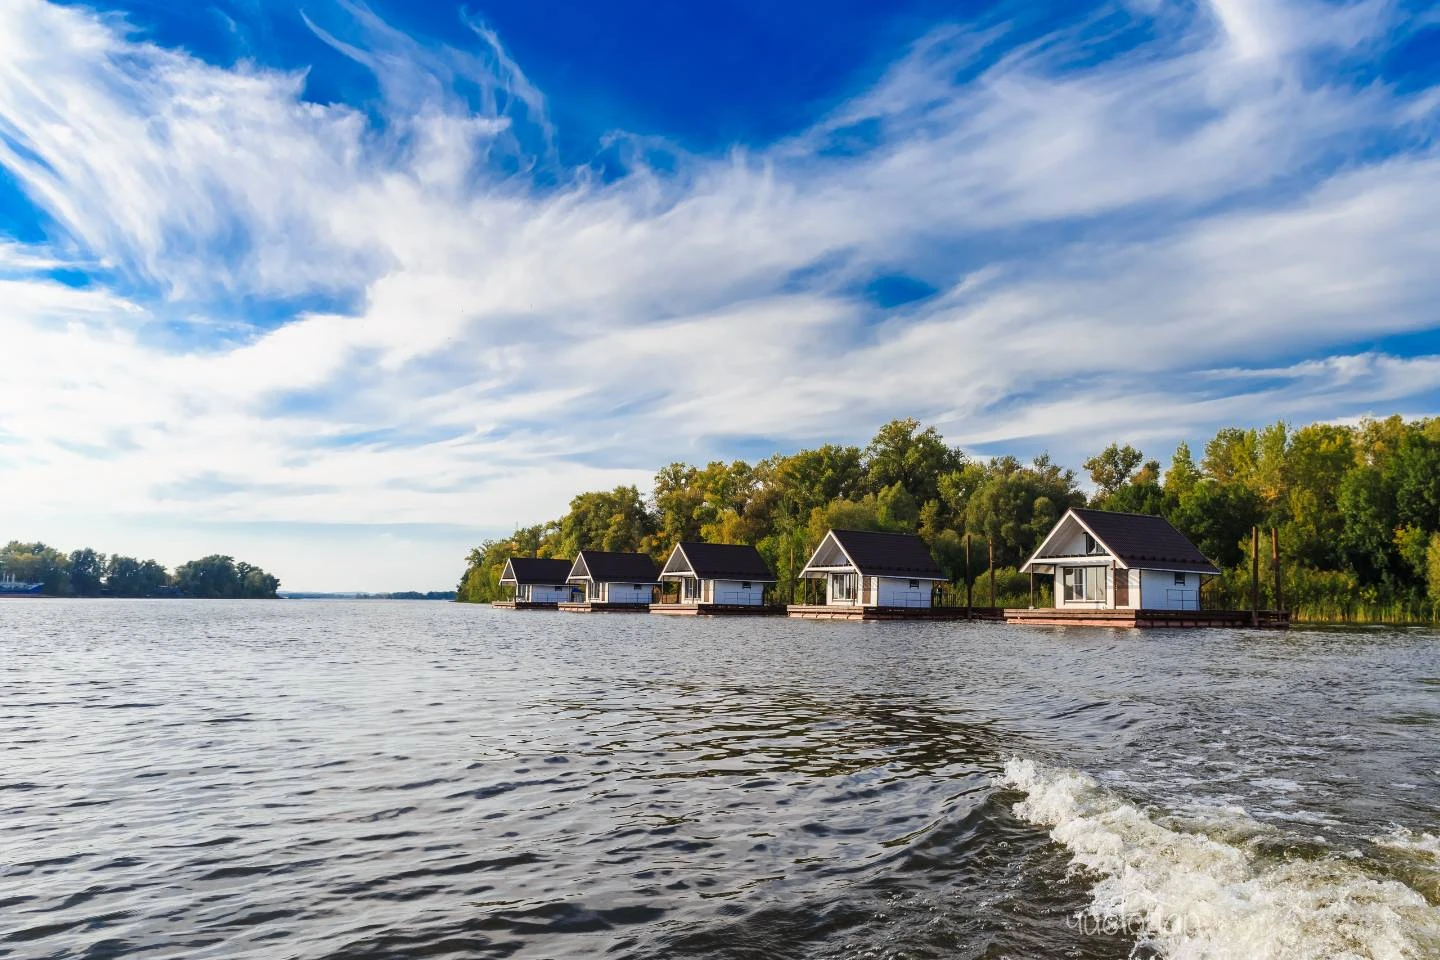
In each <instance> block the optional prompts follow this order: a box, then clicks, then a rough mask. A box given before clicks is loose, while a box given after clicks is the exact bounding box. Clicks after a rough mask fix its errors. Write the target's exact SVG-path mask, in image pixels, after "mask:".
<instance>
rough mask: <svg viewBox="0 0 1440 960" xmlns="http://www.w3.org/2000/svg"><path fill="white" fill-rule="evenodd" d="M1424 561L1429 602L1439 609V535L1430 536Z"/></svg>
mask: <svg viewBox="0 0 1440 960" xmlns="http://www.w3.org/2000/svg"><path fill="white" fill-rule="evenodd" d="M1425 561H1426V574H1427V575H1426V577H1425V580H1426V588H1427V592H1428V593H1429V595H1430V602H1431V603H1432V604H1434V605H1435V607H1436V608H1437V609H1440V533H1432V534H1430V549H1429V550H1427V551H1426V552H1425Z"/></svg>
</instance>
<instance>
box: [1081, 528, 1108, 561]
mask: <svg viewBox="0 0 1440 960" xmlns="http://www.w3.org/2000/svg"><path fill="white" fill-rule="evenodd" d="M1104 552H1105V551H1104V550H1101V549H1100V544H1098V543H1096V542H1095V538H1094V537H1092V536H1090V534H1088V533H1087V534H1085V556H1087V557H1095V556H1099V555H1100V554H1102V553H1104Z"/></svg>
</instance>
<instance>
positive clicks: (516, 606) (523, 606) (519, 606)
mask: <svg viewBox="0 0 1440 960" xmlns="http://www.w3.org/2000/svg"><path fill="white" fill-rule="evenodd" d="M490 606H492V607H494V608H495V609H496V610H554V609H555V608H556V607H558V606H559V604H558V603H556V602H555V601H553V600H552V601H550V602H549V603H544V602H539V603H537V602H533V601H530V600H493V601H491V603H490Z"/></svg>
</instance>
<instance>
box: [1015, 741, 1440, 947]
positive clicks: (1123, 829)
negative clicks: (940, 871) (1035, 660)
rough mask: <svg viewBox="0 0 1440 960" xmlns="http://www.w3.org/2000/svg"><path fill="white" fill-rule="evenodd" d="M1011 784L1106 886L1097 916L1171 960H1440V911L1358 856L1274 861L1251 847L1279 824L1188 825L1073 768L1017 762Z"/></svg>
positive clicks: (1022, 812) (1215, 817)
mask: <svg viewBox="0 0 1440 960" xmlns="http://www.w3.org/2000/svg"><path fill="white" fill-rule="evenodd" d="M1003 779H1004V782H1005V784H1006V785H1008V786H1010V787H1013V788H1015V789H1018V790H1022V791H1024V792H1025V793H1026V795H1027V796H1026V799H1025V800H1023V801H1021V802H1020V803H1017V804H1016V805H1015V813H1016V815H1017V816H1020V817H1022V818H1023V819H1025V820H1028V821H1029V822H1031V823H1034V824H1036V825H1039V826H1044V827H1048V828H1049V829H1050V835H1051V836H1052V837H1053V838H1054V839H1055V840H1056V841H1058V842H1060V843H1062V844H1064V845H1065V846H1066V847H1067V848H1068V849H1069V851H1070V854H1071V857H1072V862H1073V863H1074V865H1075V866H1077V867H1081V868H1084V869H1085V870H1087V871H1089V872H1090V874H1092V875H1093V876H1094V877H1096V878H1098V879H1097V880H1096V882H1095V885H1094V889H1093V894H1092V902H1091V906H1090V914H1091V915H1092V917H1094V918H1097V919H1100V920H1108V921H1113V922H1116V923H1119V924H1121V925H1122V929H1126V930H1131V931H1135V932H1137V933H1138V934H1139V936H1140V939H1141V940H1142V941H1143V942H1145V943H1147V944H1149V945H1151V946H1153V947H1154V948H1156V949H1157V950H1158V951H1159V952H1160V953H1161V954H1162V955H1163V956H1165V957H1168V958H1170V960H1423V958H1433V957H1440V910H1437V908H1436V907H1435V906H1432V905H1431V904H1430V903H1429V902H1427V901H1426V899H1425V897H1424V896H1422V895H1421V893H1420V892H1419V891H1417V890H1415V889H1412V888H1411V887H1409V886H1407V885H1406V884H1404V883H1401V882H1400V881H1398V880H1394V879H1388V878H1381V877H1377V876H1373V875H1371V874H1370V873H1367V872H1366V871H1365V869H1364V868H1363V866H1362V865H1361V864H1360V863H1359V861H1357V860H1356V859H1353V858H1344V857H1337V856H1323V857H1320V858H1319V859H1279V858H1277V857H1275V856H1274V855H1270V854H1266V853H1264V852H1263V848H1264V847H1265V845H1264V844H1257V845H1251V844H1248V843H1247V842H1246V841H1247V839H1249V838H1255V837H1262V836H1268V837H1273V836H1274V835H1275V834H1274V828H1273V827H1267V826H1266V825H1264V824H1261V823H1259V822H1257V821H1255V820H1254V819H1253V818H1250V817H1248V815H1246V814H1245V812H1244V811H1243V810H1240V809H1238V808H1225V809H1217V810H1214V811H1212V816H1211V817H1210V819H1209V822H1206V821H1203V820H1191V819H1189V818H1188V817H1187V820H1186V822H1185V824H1184V825H1183V826H1180V825H1178V824H1175V823H1164V822H1161V821H1160V820H1159V819H1157V818H1156V816H1152V815H1151V814H1149V813H1147V812H1146V811H1145V810H1142V809H1141V808H1139V807H1137V806H1135V805H1134V804H1131V803H1129V802H1127V801H1125V800H1124V799H1122V798H1121V797H1118V796H1116V795H1115V794H1113V793H1111V792H1109V791H1107V790H1105V789H1104V788H1102V787H1101V786H1100V785H1099V784H1097V783H1096V782H1095V781H1094V780H1093V779H1091V778H1090V777H1088V776H1086V775H1084V774H1082V773H1080V772H1078V771H1075V770H1069V769H1065V768H1057V767H1046V766H1042V765H1040V764H1036V763H1034V762H1032V761H1030V760H1023V759H1014V760H1011V761H1009V762H1008V763H1007V764H1006V766H1005V774H1004V778H1003ZM1421 836H1422V837H1428V836H1429V835H1428V834H1424V835H1421ZM1430 839H1431V840H1433V839H1434V838H1430ZM1422 842H1428V841H1422ZM1082 930H1083V927H1082Z"/></svg>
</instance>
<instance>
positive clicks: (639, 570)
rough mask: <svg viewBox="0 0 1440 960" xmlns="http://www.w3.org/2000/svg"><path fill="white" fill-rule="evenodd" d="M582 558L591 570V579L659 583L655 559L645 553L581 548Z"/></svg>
mask: <svg viewBox="0 0 1440 960" xmlns="http://www.w3.org/2000/svg"><path fill="white" fill-rule="evenodd" d="M580 559H582V560H584V561H585V569H587V570H589V571H590V579H591V580H600V581H609V582H612V583H618V582H621V581H624V580H629V581H631V582H633V583H659V582H660V581H659V578H658V576H657V574H658V571H657V570H656V569H655V561H654V560H651V559H650V558H649V557H647V556H646V555H645V554H643V553H611V552H610V551H607V550H581V551H580Z"/></svg>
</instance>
